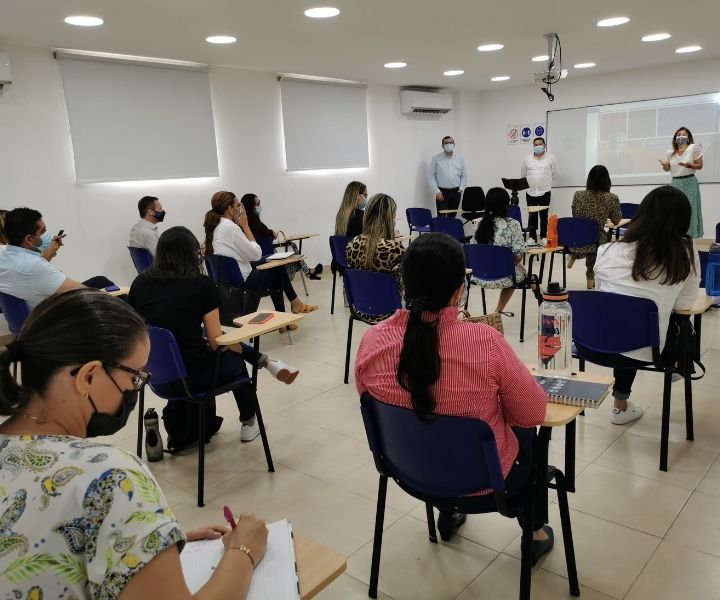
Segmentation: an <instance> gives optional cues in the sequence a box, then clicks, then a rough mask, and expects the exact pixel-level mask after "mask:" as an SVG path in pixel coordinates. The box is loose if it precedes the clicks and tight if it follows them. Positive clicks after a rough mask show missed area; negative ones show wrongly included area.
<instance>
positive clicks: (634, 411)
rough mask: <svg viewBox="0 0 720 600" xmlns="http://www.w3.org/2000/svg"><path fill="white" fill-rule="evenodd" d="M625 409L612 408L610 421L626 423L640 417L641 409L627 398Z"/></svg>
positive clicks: (615, 423)
mask: <svg viewBox="0 0 720 600" xmlns="http://www.w3.org/2000/svg"><path fill="white" fill-rule="evenodd" d="M627 405H628V406H627V410H620V409H619V408H613V409H612V413H611V414H610V422H611V423H612V424H613V425H626V424H627V423H631V422H632V421H635V420H636V419H639V418H640V417H642V414H643V411H642V408H640V407H639V406H638V405H637V404H635V403H634V402H630V401H629V400H628V403H627Z"/></svg>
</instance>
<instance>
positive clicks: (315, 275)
mask: <svg viewBox="0 0 720 600" xmlns="http://www.w3.org/2000/svg"><path fill="white" fill-rule="evenodd" d="M308 279H322V277H320V275H318V274H317V271H315V272H314V273H310V274H308Z"/></svg>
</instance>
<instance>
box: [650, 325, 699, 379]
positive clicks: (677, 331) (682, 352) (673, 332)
mask: <svg viewBox="0 0 720 600" xmlns="http://www.w3.org/2000/svg"><path fill="white" fill-rule="evenodd" d="M682 327H686V328H687V337H686V339H685V347H684V348H683V347H681V344H682V331H681V328H682ZM696 347H697V332H696V331H695V328H694V327H693V325H692V322H691V321H690V316H689V315H678V314H675V313H671V315H670V322H669V323H668V329H667V335H666V337H665V347H664V348H663V350H662V352H661V353H660V358H662V360H663V361H664V362H665V363H673V364H674V365H675V367H674V370H675V372H676V373H678V374H680V375H682V376H683V377H685V375H686V374H688V373H689V375H690V378H691V379H702V378H703V377H704V376H705V365H703V364H702V362H701V361H700V357H699V356H696V355H695V349H696ZM683 357H686V360H683ZM695 365H697V366H698V367H699V368H700V370H701V371H702V373H701V374H700V375H695V374H696V373H697V370H696V369H695Z"/></svg>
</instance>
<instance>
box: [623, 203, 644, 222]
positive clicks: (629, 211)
mask: <svg viewBox="0 0 720 600" xmlns="http://www.w3.org/2000/svg"><path fill="white" fill-rule="evenodd" d="M638 208H640V205H639V204H635V203H633V202H621V203H620V213H621V214H622V218H623V219H632V218H633V217H634V216H635V213H636V212H637V211H638Z"/></svg>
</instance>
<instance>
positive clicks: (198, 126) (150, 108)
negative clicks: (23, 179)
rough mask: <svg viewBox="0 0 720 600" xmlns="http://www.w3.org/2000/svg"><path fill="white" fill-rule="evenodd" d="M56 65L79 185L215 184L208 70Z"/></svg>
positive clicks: (67, 60) (68, 61)
mask: <svg viewBox="0 0 720 600" xmlns="http://www.w3.org/2000/svg"><path fill="white" fill-rule="evenodd" d="M58 63H59V65H60V74H61V76H62V84H63V90H64V92H65V104H66V107H67V113H68V120H69V122H70V137H71V139H72V147H73V156H74V159H75V178H76V180H77V182H78V183H91V182H100V181H127V180H143V179H176V178H185V177H217V176H218V174H219V172H218V160H217V147H216V145H215V126H214V123H213V113H212V103H211V100H210V81H209V77H208V72H207V69H202V70H201V69H185V68H178V67H170V66H167V65H163V64H158V63H141V64H138V63H129V62H117V61H109V62H108V61H105V60H99V59H97V58H95V57H93V59H92V60H91V59H88V58H84V57H81V56H75V55H69V54H63V55H61V54H58Z"/></svg>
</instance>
